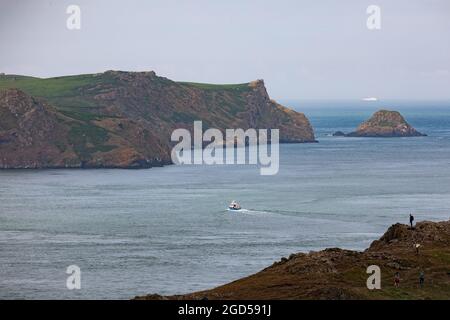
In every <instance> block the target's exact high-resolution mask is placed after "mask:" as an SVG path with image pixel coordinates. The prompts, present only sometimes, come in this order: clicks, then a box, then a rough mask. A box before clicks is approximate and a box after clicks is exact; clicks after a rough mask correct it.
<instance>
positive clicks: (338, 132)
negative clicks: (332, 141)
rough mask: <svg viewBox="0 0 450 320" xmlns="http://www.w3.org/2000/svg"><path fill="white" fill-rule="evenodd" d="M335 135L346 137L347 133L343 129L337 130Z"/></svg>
mask: <svg viewBox="0 0 450 320" xmlns="http://www.w3.org/2000/svg"><path fill="white" fill-rule="evenodd" d="M333 137H345V133H344V132H342V131H336V132H335V133H333Z"/></svg>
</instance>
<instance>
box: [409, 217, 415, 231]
mask: <svg viewBox="0 0 450 320" xmlns="http://www.w3.org/2000/svg"><path fill="white" fill-rule="evenodd" d="M413 222H414V216H413V215H412V214H411V213H410V214H409V224H410V225H411V229H412V228H413Z"/></svg>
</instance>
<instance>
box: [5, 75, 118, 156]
mask: <svg viewBox="0 0 450 320" xmlns="http://www.w3.org/2000/svg"><path fill="white" fill-rule="evenodd" d="M100 82H103V83H104V82H105V79H104V78H103V79H102V78H100V77H96V76H95V75H91V74H88V75H77V76H67V77H56V78H48V79H41V78H34V77H26V76H17V75H6V76H0V90H1V89H8V88H17V89H20V90H22V91H24V92H26V93H27V94H29V95H31V96H34V97H39V98H43V99H44V100H46V101H48V102H49V103H50V104H51V105H52V106H54V107H55V108H57V109H58V110H59V111H60V112H61V113H63V114H64V115H65V116H68V117H70V118H72V119H75V120H77V122H75V123H76V124H75V123H74V125H73V127H72V128H71V130H70V132H69V140H70V142H71V143H72V144H73V145H74V148H75V151H76V152H77V154H78V155H79V156H80V158H81V159H82V160H86V159H88V158H89V154H90V153H92V152H96V151H109V150H111V149H112V148H114V147H113V146H105V145H104V143H106V141H107V140H108V137H107V136H108V134H107V131H106V130H105V129H103V128H100V127H98V126H96V125H94V124H93V123H92V122H91V120H97V119H99V118H102V116H101V115H99V114H97V113H96V105H95V104H94V103H93V102H92V101H91V100H90V99H89V97H83V96H80V89H81V88H82V87H84V86H88V85H89V86H92V85H95V84H97V83H100ZM80 122H81V123H80ZM88 144H90V146H88Z"/></svg>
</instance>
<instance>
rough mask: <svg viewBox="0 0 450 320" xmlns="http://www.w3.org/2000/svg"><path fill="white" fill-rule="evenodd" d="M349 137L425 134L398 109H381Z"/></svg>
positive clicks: (416, 135) (417, 135)
mask: <svg viewBox="0 0 450 320" xmlns="http://www.w3.org/2000/svg"><path fill="white" fill-rule="evenodd" d="M347 136H349V137H419V136H425V135H424V134H422V133H420V132H419V131H417V130H416V129H414V128H413V127H412V126H411V125H410V124H409V123H408V122H406V120H405V118H403V116H402V115H401V114H400V113H399V112H397V111H388V110H380V111H377V112H375V114H374V115H373V116H372V117H371V118H370V119H369V120H367V121H365V122H363V123H362V124H360V125H359V127H358V128H357V129H356V131H355V132H352V133H349V134H348V135H347Z"/></svg>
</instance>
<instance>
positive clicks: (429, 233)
mask: <svg viewBox="0 0 450 320" xmlns="http://www.w3.org/2000/svg"><path fill="white" fill-rule="evenodd" d="M415 244H420V248H419V251H418V252H417V251H416V249H415V247H414V246H415ZM370 265H377V266H379V267H380V269H381V281H382V282H381V290H374V291H370V290H368V289H367V286H366V281H367V278H368V276H369V275H368V274H367V273H366V270H367V267H368V266H370ZM422 271H423V272H424V275H425V283H424V286H423V287H422V288H421V287H420V286H419V275H420V273H421V272H422ZM397 272H399V273H400V277H401V282H400V286H399V287H398V288H397V287H395V286H394V281H393V279H394V274H395V273H397ZM205 297H206V298H208V299H219V300H228V299H230V300H233V299H236V300H241V299H242V300H247V299H450V221H446V222H439V223H435V222H419V223H417V225H416V227H415V229H413V230H411V229H410V228H409V227H408V226H406V225H402V224H396V225H393V226H391V227H390V228H389V229H388V231H387V232H386V233H385V234H384V235H383V236H382V237H381V238H380V239H379V240H377V241H374V242H373V243H372V244H371V246H370V247H369V248H368V249H367V250H365V251H364V252H357V251H350V250H343V249H336V248H335V249H326V250H324V251H320V252H311V253H308V254H305V253H298V254H293V255H291V256H290V257H289V258H283V259H281V261H279V262H276V263H274V264H273V265H272V266H270V267H268V268H267V269H264V270H263V271H261V272H258V273H257V274H254V275H252V276H249V277H247V278H243V279H240V280H237V281H235V282H232V283H229V284H226V285H224V286H221V287H218V288H215V289H212V290H207V291H202V292H196V293H191V294H186V295H178V296H170V297H163V296H159V295H149V296H144V297H136V298H137V299H177V300H178V299H194V300H196V299H203V298H205Z"/></svg>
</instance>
